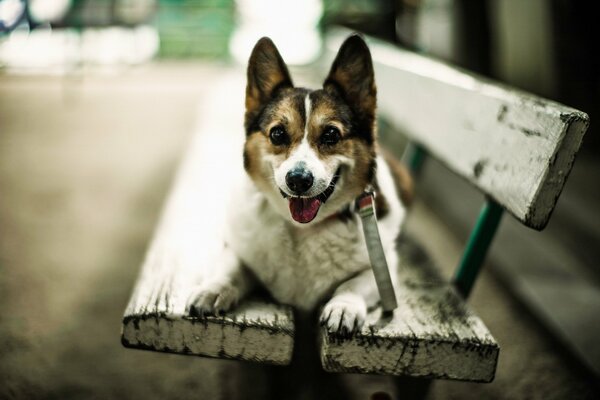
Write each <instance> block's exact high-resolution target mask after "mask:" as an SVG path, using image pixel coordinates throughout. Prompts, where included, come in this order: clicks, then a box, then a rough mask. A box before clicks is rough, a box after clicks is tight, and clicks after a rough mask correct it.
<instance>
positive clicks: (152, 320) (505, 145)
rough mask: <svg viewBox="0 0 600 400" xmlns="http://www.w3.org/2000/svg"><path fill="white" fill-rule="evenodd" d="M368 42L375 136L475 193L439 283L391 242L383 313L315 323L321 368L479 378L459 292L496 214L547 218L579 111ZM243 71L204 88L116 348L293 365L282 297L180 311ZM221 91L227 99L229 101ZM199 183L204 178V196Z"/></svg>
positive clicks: (196, 272)
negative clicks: (393, 288)
mask: <svg viewBox="0 0 600 400" xmlns="http://www.w3.org/2000/svg"><path fill="white" fill-rule="evenodd" d="M348 34H349V32H348V31H344V30H338V31H334V32H333V33H330V34H329V35H328V36H327V41H326V51H325V56H324V57H323V61H324V64H323V65H321V64H319V65H317V66H315V67H314V68H315V69H316V70H320V69H321V70H320V71H319V77H324V76H325V72H324V70H323V68H327V67H328V66H329V65H330V64H329V63H330V61H331V60H332V59H333V56H334V55H335V52H337V49H338V48H339V45H340V44H341V42H342V40H343V39H344V38H345V37H346V36H347V35H348ZM368 43H369V46H370V48H371V51H372V55H373V60H374V64H375V76H376V81H377V85H378V89H379V90H378V107H379V113H380V116H381V118H382V120H383V121H385V123H386V125H388V126H390V127H392V129H386V132H390V131H394V132H401V133H402V135H403V136H404V137H406V138H408V139H409V140H410V142H411V146H410V149H412V150H411V152H412V156H411V157H410V159H409V164H410V165H411V167H412V169H413V170H414V171H418V168H419V165H420V164H421V163H422V160H423V157H424V155H429V156H432V157H435V158H437V159H439V160H441V161H442V162H443V163H444V164H445V165H446V166H447V167H448V168H449V169H451V170H452V171H454V172H455V173H457V174H458V175H460V176H462V177H463V178H465V179H467V180H468V181H469V182H470V183H471V184H472V185H473V186H475V187H476V188H478V189H479V190H481V191H482V192H483V193H484V194H485V195H486V197H487V201H486V203H485V204H484V207H483V209H482V211H481V215H480V218H479V220H478V222H477V224H476V226H475V228H474V230H473V232H472V234H471V237H470V239H469V242H468V243H467V246H466V249H465V253H464V255H463V259H462V260H461V263H460V265H459V267H458V268H457V273H456V276H455V278H454V280H453V281H452V282H447V281H445V280H444V279H442V278H441V277H440V275H439V274H438V273H437V270H436V268H435V266H432V265H431V264H430V262H429V261H428V259H427V257H426V255H424V254H423V253H422V251H421V250H420V247H419V246H418V244H415V243H413V242H412V241H411V240H410V239H409V238H405V239H404V240H401V241H400V243H399V252H400V260H401V265H400V268H399V271H400V272H399V275H400V276H399V279H398V282H399V284H398V285H399V287H397V296H398V303H399V307H398V308H397V309H396V310H395V311H394V313H393V315H391V316H382V313H381V310H380V309H375V310H372V311H371V312H370V313H369V315H368V318H367V322H366V323H365V326H364V327H363V329H362V330H361V331H360V332H358V333H356V334H354V335H353V336H351V337H347V336H340V335H338V333H336V332H329V331H327V329H326V328H321V329H320V331H319V347H320V349H319V351H320V359H321V364H322V366H323V368H324V369H325V370H326V371H330V372H360V373H373V374H387V375H396V376H409V377H428V378H442V379H458V380H467V381H476V382H490V381H492V380H493V378H494V374H495V370H496V365H497V361H498V354H499V346H498V344H497V343H496V341H495V340H494V338H493V337H492V335H491V334H490V332H489V331H488V330H487V328H486V327H485V325H484V324H483V322H482V321H481V320H480V319H479V318H478V317H477V316H476V315H475V314H474V313H473V312H472V311H471V310H470V309H469V307H468V306H467V305H466V304H465V299H466V298H467V297H468V294H469V292H470V290H471V288H472V286H473V284H474V282H475V279H476V276H477V273H478V271H479V269H480V266H481V264H482V262H483V259H484V258H485V254H486V251H487V248H488V247H489V245H490V243H491V241H492V238H493V234H494V231H495V230H496V227H497V226H498V223H499V221H500V218H501V216H502V214H503V211H504V210H506V211H508V212H509V213H511V214H512V215H513V216H514V217H515V218H516V219H518V220H519V221H521V222H522V223H523V224H524V225H526V226H528V227H531V228H534V229H542V228H543V227H544V226H545V225H546V224H547V222H548V219H549V218H550V215H551V213H552V210H553V208H554V206H555V204H556V201H557V199H558V196H559V195H560V192H561V190H562V188H563V186H564V183H565V180H566V178H567V176H568V174H569V171H570V170H571V167H572V165H573V161H574V158H575V155H576V153H577V150H578V148H579V145H580V143H581V140H582V137H583V134H584V133H585V130H586V128H587V126H588V117H587V115H586V114H584V113H582V112H580V111H577V110H574V109H572V108H569V107H566V106H563V105H560V104H557V103H554V102H551V101H548V100H544V99H541V98H539V97H536V96H533V95H530V94H527V93H523V92H520V91H517V90H513V89H510V88H508V87H504V86H502V85H500V84H497V83H494V82H491V81H489V80H486V79H483V78H481V77H478V76H475V75H473V74H471V73H468V72H466V71H462V70H459V69H457V68H454V67H451V66H448V65H446V64H444V63H441V62H439V61H434V60H432V59H429V58H426V57H423V56H420V55H418V54H415V53H411V52H408V51H404V50H401V49H398V48H396V47H393V46H391V45H389V44H386V43H384V42H381V41H378V40H375V39H368ZM243 79H244V72H243V71H242V70H238V71H233V72H232V73H231V75H226V76H225V77H224V79H223V82H221V83H218V84H215V89H214V90H213V91H211V92H210V93H207V94H205V96H204V98H205V99H207V101H206V104H207V105H206V107H204V109H203V112H202V118H201V124H200V126H199V127H198V129H197V135H196V137H195V139H194V141H193V143H192V145H191V146H190V147H189V150H188V154H187V156H186V158H185V161H184V162H183V164H182V166H181V168H180V171H179V174H178V176H177V179H176V182H175V185H174V187H173V190H172V192H171V194H170V196H169V199H168V201H167V204H166V207H165V210H164V212H163V215H162V219H161V222H160V225H159V226H158V228H157V230H156V232H155V236H154V239H153V241H152V243H151V245H150V247H149V250H148V253H147V256H146V259H145V261H144V264H143V266H142V270H141V273H140V278H139V279H138V281H137V283H136V286H135V289H134V292H133V294H132V297H131V300H130V302H129V305H128V306H127V309H126V311H125V315H124V318H123V327H122V342H123V344H124V345H125V346H127V347H133V348H141V349H148V350H156V351H164V352H173V353H181V354H192V355H199V356H207V357H217V358H227V359H235V360H247V361H256V362H262V363H270V364H275V365H286V364H289V363H290V362H291V361H292V354H293V348H294V332H295V323H296V322H295V320H294V313H293V310H291V309H290V308H289V307H286V306H282V305H277V304H273V303H270V302H269V301H267V300H264V299H263V298H260V297H257V298H252V299H249V300H246V301H244V302H243V303H242V304H240V305H239V307H237V308H236V309H235V310H233V311H232V312H229V313H226V314H225V315H223V316H218V317H213V316H207V317H203V318H195V317H190V316H188V315H187V314H186V312H185V303H186V300H187V295H188V294H189V290H190V289H191V286H192V284H193V283H194V282H195V281H197V280H200V279H202V268H201V266H202V265H203V264H204V265H205V264H206V263H209V262H218V260H215V259H214V258H211V249H214V248H216V247H215V246H217V243H215V239H214V238H215V237H216V236H217V235H216V232H218V230H219V229H220V228H219V227H220V226H221V225H220V224H222V222H221V221H222V218H223V212H224V210H223V207H222V206H221V205H222V204H223V203H224V200H225V199H226V196H227V185H229V184H234V183H233V182H230V180H229V179H228V175H227V170H228V169H229V170H232V169H234V168H242V164H241V162H242V160H241V156H240V150H239V149H241V144H242V141H243V139H244V138H243V130H242V129H241V126H242V122H241V121H242V115H243V110H242V109H241V106H242V104H243V101H242V97H241V96H243V88H244V84H245V83H244V80H243ZM223 93H226V95H225V96H223ZM233 93H239V96H240V98H239V101H236V102H234V101H232V97H233V95H232V94H233ZM208 99H210V101H208ZM238 103H239V104H238ZM386 132H383V134H382V137H381V141H382V142H383V144H384V145H386V147H388V148H389V149H391V150H393V151H396V153H398V154H399V151H400V150H399V149H400V148H401V146H400V145H399V143H400V141H401V140H403V139H401V138H400V137H399V135H397V134H386ZM224 166H227V168H224ZM217 168H218V171H219V173H218V174H215V173H213V172H214V171H215V169H217ZM216 175H218V179H217V178H215V176H216ZM207 187H210V188H214V189H213V190H212V191H211V193H212V194H211V196H206V191H205V190H204V188H207ZM206 210H210V212H206ZM315 323H316V321H315Z"/></svg>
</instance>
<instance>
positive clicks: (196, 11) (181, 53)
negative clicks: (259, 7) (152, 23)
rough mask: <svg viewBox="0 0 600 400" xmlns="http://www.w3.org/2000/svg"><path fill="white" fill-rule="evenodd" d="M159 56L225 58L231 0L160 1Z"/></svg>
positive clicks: (230, 27)
mask: <svg viewBox="0 0 600 400" xmlns="http://www.w3.org/2000/svg"><path fill="white" fill-rule="evenodd" d="M156 27H157V29H158V34H159V37H160V50H159V57H163V58H196V57H203V58H227V57H228V56H229V51H228V45H229V38H230V36H231V33H232V32H233V28H234V2H233V0H161V1H160V2H159V9H158V14H157V18H156Z"/></svg>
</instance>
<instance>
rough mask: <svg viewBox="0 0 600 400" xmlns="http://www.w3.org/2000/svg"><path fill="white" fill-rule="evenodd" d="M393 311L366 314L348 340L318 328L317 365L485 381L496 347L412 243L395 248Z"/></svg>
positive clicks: (490, 377)
mask: <svg viewBox="0 0 600 400" xmlns="http://www.w3.org/2000/svg"><path fill="white" fill-rule="evenodd" d="M399 251H400V260H401V264H400V265H401V267H400V272H399V282H398V288H397V291H396V294H397V298H398V304H399V306H398V308H397V309H396V310H395V311H394V314H393V316H390V317H383V318H382V316H381V308H377V309H375V310H373V311H371V312H369V314H368V316H367V320H366V322H365V325H364V327H363V328H362V330H361V331H360V332H358V333H357V334H355V335H353V336H351V337H349V336H344V335H341V334H339V333H337V332H334V331H328V330H327V328H325V327H323V328H321V338H320V340H321V350H320V351H321V362H322V364H323V367H324V368H325V370H327V371H330V372H359V373H373V374H387V375H399V376H413V377H429V378H442V379H458V380H468V381H477V382H490V381H491V380H493V378H494V374H495V370H496V364H497V361H498V354H499V347H498V344H497V343H496V341H495V340H494V338H493V337H492V336H491V334H490V333H489V331H488V330H487V328H486V327H485V325H484V324H483V323H482V322H481V320H480V319H479V318H478V317H476V316H475V315H474V314H473V313H472V312H471V311H470V310H469V308H468V307H467V306H466V304H465V303H464V301H463V300H462V299H461V298H460V296H459V295H458V294H457V293H456V291H455V290H454V288H453V287H452V286H451V285H450V284H448V283H445V282H444V280H443V279H442V278H441V277H440V276H439V274H438V273H437V271H436V270H435V268H434V267H432V266H431V265H430V264H429V263H428V261H427V258H426V257H425V256H424V255H423V252H422V251H421V250H420V249H419V248H418V247H417V246H416V245H415V244H414V243H413V242H411V241H409V240H404V241H403V242H402V243H401V245H400V250H399Z"/></svg>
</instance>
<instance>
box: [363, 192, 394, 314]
mask: <svg viewBox="0 0 600 400" xmlns="http://www.w3.org/2000/svg"><path fill="white" fill-rule="evenodd" d="M356 206H357V208H358V214H359V215H360V218H361V220H362V226H363V233H364V235H365V243H366V244H367V251H368V253H369V260H370V261H371V267H372V268H373V274H374V275H375V282H376V283H377V289H379V296H380V298H381V306H382V308H383V311H385V312H391V311H393V310H394V309H395V308H396V307H398V303H397V301H396V294H395V293H394V285H392V279H391V277H390V270H389V269H388V264H387V261H386V259H385V253H384V252H383V246H382V245H381V239H380V237H379V228H378V227H377V214H376V210H375V195H374V193H373V192H369V191H367V192H365V193H363V194H362V195H361V196H360V197H359V198H358V199H357V200H356Z"/></svg>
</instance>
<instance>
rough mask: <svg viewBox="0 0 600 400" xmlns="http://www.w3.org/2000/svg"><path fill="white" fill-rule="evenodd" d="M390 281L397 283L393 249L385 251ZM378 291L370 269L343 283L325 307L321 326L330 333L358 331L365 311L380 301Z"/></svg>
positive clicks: (363, 321)
mask: <svg viewBox="0 0 600 400" xmlns="http://www.w3.org/2000/svg"><path fill="white" fill-rule="evenodd" d="M386 258H387V260H388V263H389V265H390V266H391V267H392V268H390V273H391V276H392V281H393V282H394V287H397V286H396V285H395V281H396V268H395V267H396V265H397V263H398V256H397V253H396V250H395V247H391V250H390V251H388V252H387V254H386ZM379 300H380V298H379V291H378V289H377V284H376V283H375V276H374V275H373V270H372V269H371V268H368V269H366V270H364V271H363V272H361V273H360V274H358V275H357V276H355V277H354V278H352V279H349V280H347V281H346V282H344V283H342V284H341V285H340V286H338V288H337V289H336V290H335V292H334V293H333V296H332V298H331V300H329V301H328V302H327V304H325V307H323V311H322V313H321V318H320V323H321V324H322V325H326V326H327V327H328V328H329V329H330V330H337V331H339V332H342V333H345V334H348V333H352V332H354V331H357V330H360V329H361V328H362V326H363V324H364V323H365V318H366V316H367V310H368V309H370V308H373V307H375V306H376V305H377V302H379Z"/></svg>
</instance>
